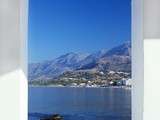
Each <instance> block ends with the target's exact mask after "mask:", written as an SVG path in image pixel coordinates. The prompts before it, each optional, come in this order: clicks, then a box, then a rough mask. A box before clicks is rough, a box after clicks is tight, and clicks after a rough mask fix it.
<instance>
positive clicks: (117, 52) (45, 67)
mask: <svg viewBox="0 0 160 120" xmlns="http://www.w3.org/2000/svg"><path fill="white" fill-rule="evenodd" d="M92 70H95V71H103V72H107V71H123V72H131V44H130V42H126V43H124V44H122V45H120V46H117V47H114V48H112V49H110V50H108V51H107V50H101V51H98V52H96V53H93V54H89V55H88V54H77V53H68V54H65V55H62V56H60V57H58V58H56V59H54V60H50V61H45V62H42V63H32V64H29V80H48V79H53V78H55V77H58V76H59V75H61V74H62V73H65V72H67V71H72V72H74V71H92Z"/></svg>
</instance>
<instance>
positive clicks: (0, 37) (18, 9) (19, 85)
mask: <svg viewBox="0 0 160 120" xmlns="http://www.w3.org/2000/svg"><path fill="white" fill-rule="evenodd" d="M22 6H23V7H22ZM22 14H23V15H22ZM26 14H27V1H26V0H0V95H1V96H0V113H1V114H0V120H27V80H26V76H25V75H26V63H25V62H26V61H24V59H26V58H27V57H26V56H25V50H26V49H25V47H26V46H25V41H26V38H25V36H26V35H25V34H26V32H25V31H26V26H27V24H26V22H27V19H26V17H25V16H26ZM22 23H25V24H22Z"/></svg>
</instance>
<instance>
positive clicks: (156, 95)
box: [143, 0, 160, 120]
mask: <svg viewBox="0 0 160 120" xmlns="http://www.w3.org/2000/svg"><path fill="white" fill-rule="evenodd" d="M143 21H144V22H143V24H144V120H160V115H159V113H160V92H159V91H160V87H159V85H160V77H159V74H160V70H159V68H160V0H144V20H143Z"/></svg>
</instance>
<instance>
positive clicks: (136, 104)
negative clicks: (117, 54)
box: [132, 0, 144, 120]
mask: <svg viewBox="0 0 160 120" xmlns="http://www.w3.org/2000/svg"><path fill="white" fill-rule="evenodd" d="M143 73H144V66H143V0H132V79H133V85H132V120H143V90H144V89H143V80H144V78H143Z"/></svg>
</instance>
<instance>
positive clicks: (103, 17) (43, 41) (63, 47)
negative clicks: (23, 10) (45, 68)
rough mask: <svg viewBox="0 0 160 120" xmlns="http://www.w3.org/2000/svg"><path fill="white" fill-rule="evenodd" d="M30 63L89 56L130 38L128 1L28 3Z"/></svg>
mask: <svg viewBox="0 0 160 120" xmlns="http://www.w3.org/2000/svg"><path fill="white" fill-rule="evenodd" d="M28 39H29V43H28V45H29V51H28V52H29V62H40V61H43V60H50V59H54V58H56V57H58V56H60V55H62V54H65V53H68V52H80V53H91V52H95V51H98V50H101V49H109V48H112V47H114V46H116V45H119V44H121V43H123V42H125V41H129V40H130V39H131V2H130V0H30V3H29V36H28Z"/></svg>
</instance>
